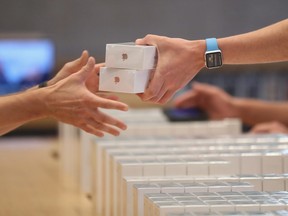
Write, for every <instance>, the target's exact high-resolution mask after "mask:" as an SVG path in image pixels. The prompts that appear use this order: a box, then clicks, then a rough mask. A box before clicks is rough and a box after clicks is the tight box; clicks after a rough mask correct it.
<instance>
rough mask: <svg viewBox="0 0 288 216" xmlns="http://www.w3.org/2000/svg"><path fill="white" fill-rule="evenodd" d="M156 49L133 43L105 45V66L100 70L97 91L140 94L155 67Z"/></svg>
mask: <svg viewBox="0 0 288 216" xmlns="http://www.w3.org/2000/svg"><path fill="white" fill-rule="evenodd" d="M156 57H157V52H156V47H154V46H141V45H135V44H134V43H122V44H107V45H106V60H105V66H106V67H102V68H101V69H100V79H99V90H100V91H111V92H122V93H142V92H144V91H145V89H146V87H147V85H148V82H149V78H150V74H151V72H152V71H153V69H154V68H155V65H156Z"/></svg>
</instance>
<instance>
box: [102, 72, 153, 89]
mask: <svg viewBox="0 0 288 216" xmlns="http://www.w3.org/2000/svg"><path fill="white" fill-rule="evenodd" d="M150 72H151V70H135V69H119V68H108V67H101V68H100V78H99V90H100V91H110V92H122V93H142V92H144V91H145V89H146V86H147V84H148V81H149V77H150Z"/></svg>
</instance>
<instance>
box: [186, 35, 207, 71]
mask: <svg viewBox="0 0 288 216" xmlns="http://www.w3.org/2000/svg"><path fill="white" fill-rule="evenodd" d="M189 47H190V48H189V50H190V51H191V59H193V64H194V65H195V66H196V67H197V68H198V69H199V70H201V69H202V68H204V67H205V59H204V55H205V50H206V44H205V40H192V41H190V43H189Z"/></svg>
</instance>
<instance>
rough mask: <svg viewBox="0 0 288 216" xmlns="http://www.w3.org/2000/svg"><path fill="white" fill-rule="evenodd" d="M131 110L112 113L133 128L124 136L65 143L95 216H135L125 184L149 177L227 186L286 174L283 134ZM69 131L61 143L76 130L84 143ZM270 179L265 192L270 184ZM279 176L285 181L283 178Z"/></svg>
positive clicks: (233, 122)
mask: <svg viewBox="0 0 288 216" xmlns="http://www.w3.org/2000/svg"><path fill="white" fill-rule="evenodd" d="M129 112H130V113H120V112H119V113H117V112H114V111H113V112H111V113H113V115H116V114H115V113H117V114H118V115H116V116H118V117H119V118H122V119H123V120H125V121H126V122H127V123H128V128H129V129H128V130H127V131H125V132H124V133H122V135H121V136H120V137H116V138H114V137H110V136H107V137H106V138H104V139H98V138H95V137H93V136H91V135H88V134H86V133H85V132H81V143H80V145H79V143H77V144H75V143H76V142H75V140H74V145H75V146H76V147H72V148H71V143H72V140H71V138H70V140H69V139H68V140H69V142H70V143H68V142H67V140H66V142H64V143H61V145H62V150H61V156H62V159H65V160H66V162H65V163H63V164H66V165H69V164H70V166H75V167H80V169H77V168H75V167H74V168H71V167H70V168H69V169H68V168H67V167H64V166H63V168H64V172H67V170H68V171H69V170H70V172H71V170H73V171H74V172H76V174H75V173H74V174H73V175H71V176H76V178H75V182H76V183H78V184H79V179H80V184H81V190H82V191H83V193H85V194H89V195H91V196H92V199H93V202H94V204H95V209H96V216H98V215H107V216H112V215H113V216H118V215H123V216H124V215H125V216H126V215H133V214H131V212H130V213H129V214H126V213H125V208H126V209H127V208H129V203H130V201H127V202H126V205H125V204H124V203H125V202H124V201H125V198H126V199H131V196H130V198H128V197H127V194H126V196H125V193H126V192H127V191H126V190H125V184H124V182H125V180H128V179H129V178H131V179H135V178H136V179H137V181H136V183H137V182H138V183H143V182H141V181H142V180H143V179H147V178H151V179H152V178H159V179H161V178H165V179H169V178H171V176H174V177H175V178H176V177H177V179H178V182H181V181H179V180H180V179H181V178H182V179H185V178H190V180H189V181H191V178H194V177H195V178H196V177H198V176H199V175H202V176H203V178H204V177H205V178H206V180H207V178H208V177H209V178H213V177H214V181H215V176H218V177H219V178H221V176H223V175H224V177H225V176H226V177H227V176H229V177H230V179H231V181H228V182H232V181H235V179H233V178H232V177H233V176H231V175H236V174H270V173H278V174H282V173H285V172H287V171H286V170H287V167H288V166H287V160H286V152H285V149H287V143H288V142H287V140H288V139H287V137H286V136H284V135H274V136H268V135H257V136H255V135H242V134H240V132H241V123H240V122H239V120H237V119H227V120H223V121H211V122H210V121H209V122H194V123H176V124H174V123H169V122H167V121H166V119H165V117H164V116H163V114H162V112H161V111H159V110H158V109H152V110H132V111H129ZM67 127H68V128H66V133H65V130H64V132H63V130H62V140H65V139H63V137H69V135H70V137H71V132H72V131H73V133H74V134H72V137H74V138H75V137H77V136H78V139H79V133H78V132H79V131H75V130H74V129H71V128H69V126H67ZM68 129H69V130H68ZM68 133H70V134H69V135H68ZM63 134H66V135H65V136H63ZM75 134H76V135H75ZM75 139H76V138H75ZM63 146H64V148H63ZM65 149H66V150H67V149H69V150H68V151H69V153H70V154H71V149H74V152H73V153H72V154H71V155H74V156H73V157H72V156H71V155H70V156H65V153H67V152H66V150H65ZM76 150H77V151H76ZM63 154H64V156H63ZM71 160H76V162H75V161H71ZM69 162H70V163H69ZM65 169H66V170H65ZM271 171H273V172H271ZM68 173H69V172H68ZM70 174H71V173H70ZM129 176H130V177H129ZM193 176H194V177H193ZM77 177H78V178H77ZM246 177H250V180H251V181H250V182H249V183H250V184H254V183H255V182H256V181H258V179H256V180H255V179H253V178H252V175H249V176H248V175H247V176H246ZM268 177H269V176H266V179H265V182H266V183H265V188H266V187H268V186H267V185H269V184H267V181H266V180H267V178H268ZM278 177H279V176H278ZM263 178H264V177H263ZM280 178H282V180H283V179H284V177H283V176H282V177H280ZM131 179H130V180H131ZM177 179H175V181H176V180H177ZM199 179H201V178H199ZM232 179H233V180H232ZM268 179H271V180H274V183H275V181H277V180H279V178H277V175H276V176H270V177H269V178H268ZM219 180H220V179H219ZM253 180H254V182H253ZM207 181H210V180H207ZM207 181H205V182H207ZM217 181H218V180H217ZM222 181H224V179H223V180H222ZM263 181H264V180H263ZM279 181H280V180H279ZM283 181H284V183H282V184H280V185H281V186H283V187H282V188H285V187H286V178H285V180H283ZM170 182H171V181H170ZM238 182H239V181H238ZM247 182H248V181H247ZM252 182H253V183H252ZM144 183H147V182H144ZM150 183H151V182H150ZM186 183H189V182H187V181H186ZM190 183H191V182H190ZM198 183H200V182H198ZM245 184H247V183H245ZM132 185H133V184H132ZM260 185H261V186H260ZM129 187H130V186H129ZM270 187H272V188H273V186H270ZM130 188H131V187H130ZM132 188H133V186H132ZM279 188H280V186H279ZM254 189H255V190H260V189H261V190H263V183H259V184H258V185H255V186H254ZM285 189H286V188H285ZM279 190H282V189H279ZM132 197H133V195H132ZM132 200H133V199H132ZM123 202H124V203H123ZM125 206H126V207H125ZM234 210H235V209H234ZM129 211H131V209H130V210H129ZM132 211H134V210H132ZM142 212H143V211H142Z"/></svg>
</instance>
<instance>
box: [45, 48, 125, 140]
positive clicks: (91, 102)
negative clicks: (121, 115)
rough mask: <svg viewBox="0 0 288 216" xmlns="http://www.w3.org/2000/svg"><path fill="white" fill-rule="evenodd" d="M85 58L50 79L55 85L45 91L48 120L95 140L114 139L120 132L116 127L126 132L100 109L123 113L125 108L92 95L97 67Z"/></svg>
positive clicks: (95, 85)
mask: <svg viewBox="0 0 288 216" xmlns="http://www.w3.org/2000/svg"><path fill="white" fill-rule="evenodd" d="M87 54H88V53H87ZM86 58H87V56H86V53H85V52H84V53H83V54H82V56H81V57H80V58H79V59H77V60H76V61H74V62H71V63H68V64H66V65H65V66H64V67H63V69H62V70H61V71H60V72H59V75H58V76H56V77H55V79H54V80H53V79H52V80H53V81H54V82H55V83H54V84H53V85H51V86H48V87H47V88H45V90H47V91H48V93H46V98H45V100H46V107H47V111H48V116H51V117H53V118H55V119H57V120H59V121H61V122H64V123H68V124H72V125H74V126H76V127H79V128H81V129H83V130H85V131H86V132H88V133H92V134H95V135H96V136H100V137H102V136H103V135H104V132H107V133H110V134H112V135H115V136H117V135H119V131H118V130H117V129H116V128H115V127H117V128H119V129H122V130H125V129H126V125H125V124H124V123H123V122H122V121H120V120H118V119H116V118H114V117H112V116H109V115H107V114H105V113H103V112H101V111H100V110H99V108H104V109H116V110H122V111H126V110H128V106H127V105H126V104H124V103H121V102H118V101H115V100H111V99H108V98H105V97H100V96H97V95H96V94H95V92H96V91H97V90H98V81H97V79H98V76H97V70H98V69H99V65H98V66H97V65H95V60H94V58H93V57H90V58H89V59H88V61H86ZM85 61H86V63H85V64H86V65H85V66H84V67H83V62H85ZM79 68H80V70H79V71H77V72H75V70H77V69H79ZM94 79H95V80H94ZM114 126H115V127H114Z"/></svg>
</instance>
